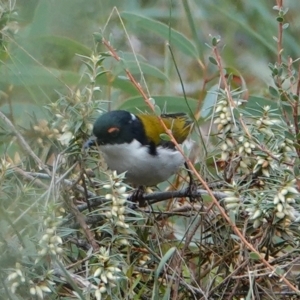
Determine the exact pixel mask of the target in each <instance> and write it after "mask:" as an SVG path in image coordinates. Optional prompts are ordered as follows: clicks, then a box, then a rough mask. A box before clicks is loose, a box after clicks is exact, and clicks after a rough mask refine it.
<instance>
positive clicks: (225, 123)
mask: <svg viewBox="0 0 300 300" xmlns="http://www.w3.org/2000/svg"><path fill="white" fill-rule="evenodd" d="M214 117H215V120H214V124H216V125H217V130H218V132H219V133H222V132H224V133H226V132H228V131H230V129H231V127H232V125H233V124H232V111H231V108H230V105H229V103H228V101H227V100H225V99H222V100H219V101H218V103H217V106H216V110H215V115H214Z"/></svg>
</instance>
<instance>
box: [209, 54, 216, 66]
mask: <svg viewBox="0 0 300 300" xmlns="http://www.w3.org/2000/svg"><path fill="white" fill-rule="evenodd" d="M208 59H209V61H210V62H211V63H212V64H213V65H216V66H217V65H218V63H217V61H216V59H215V58H214V57H212V56H210V57H209V58H208Z"/></svg>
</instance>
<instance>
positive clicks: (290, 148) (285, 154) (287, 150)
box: [279, 138, 296, 163]
mask: <svg viewBox="0 0 300 300" xmlns="http://www.w3.org/2000/svg"><path fill="white" fill-rule="evenodd" d="M279 152H280V153H282V158H281V159H282V161H283V162H285V163H291V162H292V160H293V158H294V154H295V153H296V149H295V147H294V142H293V141H292V140H290V139H287V138H286V139H285V140H284V141H283V142H282V143H281V144H280V145H279Z"/></svg>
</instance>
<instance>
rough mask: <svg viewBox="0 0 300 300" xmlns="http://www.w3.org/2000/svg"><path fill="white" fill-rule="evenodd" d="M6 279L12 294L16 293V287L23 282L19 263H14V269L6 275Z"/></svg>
mask: <svg viewBox="0 0 300 300" xmlns="http://www.w3.org/2000/svg"><path fill="white" fill-rule="evenodd" d="M7 280H8V283H9V286H10V290H11V292H12V293H13V294H15V293H16V290H17V288H18V287H19V286H20V285H21V284H24V283H25V281H26V280H25V276H24V274H23V272H22V267H21V265H20V264H19V263H16V269H15V270H14V271H13V272H12V273H10V274H9V275H8V277H7Z"/></svg>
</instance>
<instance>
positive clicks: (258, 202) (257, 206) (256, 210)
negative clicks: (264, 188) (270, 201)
mask: <svg viewBox="0 0 300 300" xmlns="http://www.w3.org/2000/svg"><path fill="white" fill-rule="evenodd" d="M264 198H265V194H264V193H260V194H259V199H251V206H248V207H247V208H246V212H248V214H249V219H250V220H253V225H252V226H253V228H258V227H259V226H260V225H261V224H262V222H263V219H264V217H265V213H266V211H263V209H262V208H261V206H262V201H263V199H264Z"/></svg>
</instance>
